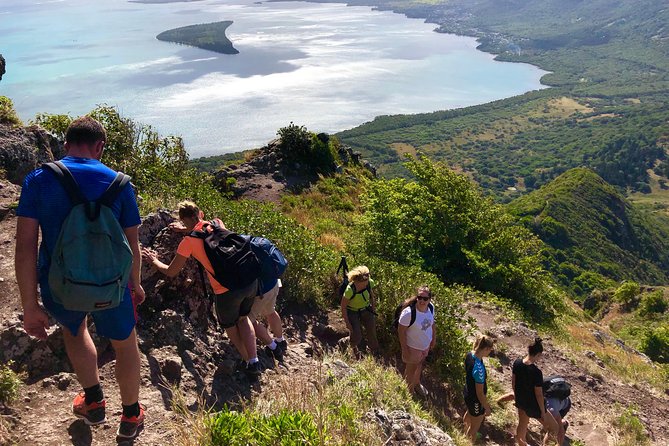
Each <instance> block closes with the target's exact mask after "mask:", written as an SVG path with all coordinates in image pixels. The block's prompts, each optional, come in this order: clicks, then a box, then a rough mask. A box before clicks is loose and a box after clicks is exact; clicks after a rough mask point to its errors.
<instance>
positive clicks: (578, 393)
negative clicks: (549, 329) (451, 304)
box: [469, 305, 669, 446]
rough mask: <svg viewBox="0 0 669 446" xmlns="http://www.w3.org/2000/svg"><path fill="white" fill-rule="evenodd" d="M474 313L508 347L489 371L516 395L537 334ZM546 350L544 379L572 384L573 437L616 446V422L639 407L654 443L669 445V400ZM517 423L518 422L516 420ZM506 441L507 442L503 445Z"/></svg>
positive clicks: (474, 309)
mask: <svg viewBox="0 0 669 446" xmlns="http://www.w3.org/2000/svg"><path fill="white" fill-rule="evenodd" d="M469 315H470V316H472V317H473V318H474V319H475V320H476V323H477V325H478V327H479V330H480V331H481V332H483V333H490V334H494V335H496V336H497V338H498V341H497V342H498V345H499V344H502V345H503V346H504V347H502V348H501V349H500V348H498V350H502V351H504V354H503V355H500V356H501V358H500V362H501V363H502V367H501V369H497V370H490V371H489V373H490V375H491V377H492V378H493V379H495V380H497V381H499V382H501V383H502V384H503V386H504V388H505V389H506V390H507V391H511V363H512V362H513V361H514V360H515V359H516V358H519V357H522V356H524V355H525V354H526V351H527V350H526V349H527V345H529V344H530V343H532V342H533V340H534V337H535V336H536V333H535V332H534V331H532V330H530V329H528V328H527V327H526V326H525V325H524V324H523V323H518V322H512V321H510V320H508V319H506V318H503V317H501V316H500V314H499V312H496V311H495V310H494V309H490V308H488V309H486V308H485V307H484V306H480V305H473V306H471V307H470V310H469ZM544 347H545V351H544V355H543V358H542V359H541V362H540V364H538V365H539V367H540V368H541V370H542V371H543V374H544V376H548V375H552V374H557V375H561V376H563V377H565V378H566V379H567V380H568V381H569V383H571V384H572V402H573V406H572V409H571V411H570V413H569V415H568V416H567V420H569V421H570V423H571V425H570V427H569V429H568V431H567V436H568V437H569V438H571V439H575V440H580V441H582V442H584V443H585V444H586V445H593V446H606V445H611V446H613V445H615V443H616V438H615V432H614V430H613V428H612V425H611V420H612V419H613V418H615V417H616V416H617V415H620V412H621V411H622V410H624V408H626V407H629V406H632V405H635V406H637V407H638V408H639V410H638V412H639V417H640V419H641V421H642V422H643V424H644V425H645V426H646V429H647V431H648V433H649V434H650V436H651V439H652V440H653V441H654V444H656V445H661V446H667V445H669V440H668V438H669V434H668V428H669V424H668V423H669V421H668V420H669V398H667V397H666V396H663V397H659V396H655V395H653V394H652V393H650V392H649V391H646V390H645V389H641V388H637V387H634V386H631V385H629V384H625V383H623V382H621V381H619V380H617V379H616V378H615V377H614V376H613V375H612V373H611V372H609V371H607V370H606V368H601V373H599V374H595V373H592V374H591V373H590V372H589V371H588V368H586V367H585V363H586V362H587V361H589V359H587V358H585V357H584V358H583V361H582V362H579V361H572V359H570V358H569V357H568V356H567V355H566V354H565V352H563V351H561V350H560V349H559V348H557V347H555V345H554V344H553V343H552V342H551V341H550V339H548V340H545V342H544ZM509 404H511V403H509ZM515 422H516V419H514V420H513V423H515ZM514 426H515V425H514ZM531 429H532V430H533V431H535V432H538V431H539V424H538V423H536V424H535V422H533V425H532V426H531ZM512 431H513V429H509V431H507V432H504V433H499V432H490V433H489V434H490V437H495V438H496V441H492V440H490V441H489V442H488V443H487V444H489V445H493V444H512V443H507V442H506V441H509V442H510V441H512V440H511V436H512V434H513V432H512ZM504 439H505V440H506V441H501V440H504ZM498 441H501V442H500V443H498Z"/></svg>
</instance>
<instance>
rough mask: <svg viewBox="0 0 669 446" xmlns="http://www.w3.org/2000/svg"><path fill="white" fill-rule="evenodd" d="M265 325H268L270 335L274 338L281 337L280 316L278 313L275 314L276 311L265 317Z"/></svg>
mask: <svg viewBox="0 0 669 446" xmlns="http://www.w3.org/2000/svg"><path fill="white" fill-rule="evenodd" d="M267 325H269V328H270V330H272V335H273V336H274V337H275V338H281V337H282V336H283V324H282V323H281V316H279V313H277V312H276V310H274V311H273V312H271V313H270V314H268V315H267Z"/></svg>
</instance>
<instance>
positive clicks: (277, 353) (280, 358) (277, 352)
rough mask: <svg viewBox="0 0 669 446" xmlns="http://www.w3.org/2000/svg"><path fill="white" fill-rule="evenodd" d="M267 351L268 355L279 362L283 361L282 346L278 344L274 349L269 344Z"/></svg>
mask: <svg viewBox="0 0 669 446" xmlns="http://www.w3.org/2000/svg"><path fill="white" fill-rule="evenodd" d="M265 353H267V356H269V357H270V358H272V357H273V358H274V359H276V360H277V361H279V362H283V351H281V347H279V345H278V344H277V346H276V348H275V349H274V350H272V349H271V348H269V345H268V346H267V347H265Z"/></svg>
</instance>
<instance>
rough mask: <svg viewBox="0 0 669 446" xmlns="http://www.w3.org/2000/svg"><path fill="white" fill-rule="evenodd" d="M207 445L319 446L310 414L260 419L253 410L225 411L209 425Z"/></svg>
mask: <svg viewBox="0 0 669 446" xmlns="http://www.w3.org/2000/svg"><path fill="white" fill-rule="evenodd" d="M208 426H209V429H210V430H211V438H210V443H209V444H210V445H212V446H218V445H229V446H247V445H248V446H265V445H267V446H274V445H277V446H278V445H280V446H302V445H307V446H308V445H314V446H315V445H318V444H321V441H320V438H319V432H318V428H317V427H316V423H315V422H314V419H313V417H312V416H311V415H310V414H306V413H303V412H300V411H296V412H291V411H287V410H283V411H281V412H279V413H278V414H276V415H270V416H262V415H259V414H257V413H254V412H252V411H245V412H242V413H240V412H234V411H230V410H228V409H227V408H226V409H224V410H223V411H221V412H219V413H218V414H215V415H214V416H213V417H212V418H211V419H210V420H209V422H208Z"/></svg>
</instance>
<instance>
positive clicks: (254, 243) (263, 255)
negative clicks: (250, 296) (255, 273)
mask: <svg viewBox="0 0 669 446" xmlns="http://www.w3.org/2000/svg"><path fill="white" fill-rule="evenodd" d="M242 237H244V239H246V240H248V241H250V242H251V250H252V251H253V253H254V254H255V255H256V257H257V258H258V261H260V267H261V271H260V281H261V282H262V292H263V294H264V293H266V292H268V291H269V290H271V289H272V288H274V286H275V285H276V282H277V280H278V279H279V277H281V276H282V275H283V273H284V272H285V271H286V267H287V266H288V260H287V259H286V257H285V256H284V255H283V253H282V252H281V251H279V248H277V247H276V245H275V244H274V243H272V242H271V241H270V240H268V239H266V238H265V237H251V236H250V235H243V236H242Z"/></svg>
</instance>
